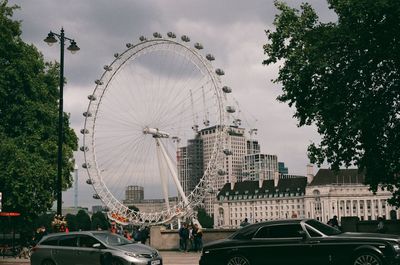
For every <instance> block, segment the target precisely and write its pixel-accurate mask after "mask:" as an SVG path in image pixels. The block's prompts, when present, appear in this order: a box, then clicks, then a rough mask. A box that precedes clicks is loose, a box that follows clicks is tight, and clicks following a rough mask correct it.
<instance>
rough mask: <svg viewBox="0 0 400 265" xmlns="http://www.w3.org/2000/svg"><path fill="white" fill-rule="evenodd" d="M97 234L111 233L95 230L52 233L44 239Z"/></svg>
mask: <svg viewBox="0 0 400 265" xmlns="http://www.w3.org/2000/svg"><path fill="white" fill-rule="evenodd" d="M96 234H111V232H109V231H107V230H101V231H98V230H93V231H76V232H68V233H66V232H59V233H51V234H47V235H46V236H44V238H51V237H57V236H68V235H96Z"/></svg>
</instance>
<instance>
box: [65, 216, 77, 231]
mask: <svg viewBox="0 0 400 265" xmlns="http://www.w3.org/2000/svg"><path fill="white" fill-rule="evenodd" d="M65 221H67V226H68V230H69V231H77V230H78V224H77V222H76V215H74V214H70V213H68V214H67V215H66V216H65Z"/></svg>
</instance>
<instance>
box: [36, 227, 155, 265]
mask: <svg viewBox="0 0 400 265" xmlns="http://www.w3.org/2000/svg"><path fill="white" fill-rule="evenodd" d="M111 264H112V265H128V264H129V265H132V264H135V265H136V264H137V265H162V257H161V255H160V253H159V252H158V251H157V250H156V249H154V248H152V247H150V246H147V245H144V244H141V243H137V242H134V241H131V240H128V239H126V238H124V237H122V236H120V235H117V234H113V233H110V232H108V231H80V232H69V233H54V234H49V235H47V236H44V237H43V238H42V240H40V242H39V243H38V244H37V245H36V246H35V247H33V249H32V255H31V265H111Z"/></svg>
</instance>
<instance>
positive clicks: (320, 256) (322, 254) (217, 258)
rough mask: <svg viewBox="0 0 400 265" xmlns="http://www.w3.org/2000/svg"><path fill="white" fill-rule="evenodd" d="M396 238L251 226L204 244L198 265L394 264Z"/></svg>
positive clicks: (293, 223)
mask: <svg viewBox="0 0 400 265" xmlns="http://www.w3.org/2000/svg"><path fill="white" fill-rule="evenodd" d="M399 239H400V237H399V236H398V235H387V234H378V233H376V234H373V233H347V232H346V233H343V232H341V231H340V230H338V229H337V228H334V227H331V226H328V225H326V224H323V223H321V222H319V221H317V220H314V219H302V220H282V221H268V222H263V223H256V224H252V225H249V226H246V227H244V228H242V229H240V230H238V231H236V232H235V233H234V234H233V235H231V236H230V237H229V238H227V239H224V240H219V241H216V242H211V243H208V244H206V245H205V246H204V248H203V251H202V255H201V258H200V265H214V264H215V265H257V264H263V265H265V264H266V265H276V264H284V265H289V264H296V265H303V264H304V265H323V264H337V265H391V264H400V240H399Z"/></svg>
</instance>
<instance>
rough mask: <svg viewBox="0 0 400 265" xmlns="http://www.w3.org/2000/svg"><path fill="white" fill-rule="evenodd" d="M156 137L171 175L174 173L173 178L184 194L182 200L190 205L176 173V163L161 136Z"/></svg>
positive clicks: (180, 191)
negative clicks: (174, 163)
mask: <svg viewBox="0 0 400 265" xmlns="http://www.w3.org/2000/svg"><path fill="white" fill-rule="evenodd" d="M155 139H156V142H157V146H159V147H160V149H161V152H162V154H163V156H164V159H165V161H166V162H167V165H168V168H169V171H170V172H171V175H172V178H173V180H174V182H175V185H176V188H177V189H178V192H179V194H180V195H181V196H182V200H183V202H184V203H185V206H187V205H189V201H188V199H187V197H186V195H185V192H183V189H182V186H181V183H180V182H179V178H178V174H177V173H176V170H175V168H174V165H173V163H172V161H171V159H170V158H169V156H168V154H167V152H166V151H165V148H164V146H163V144H162V142H161V141H160V139H159V138H155Z"/></svg>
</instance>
